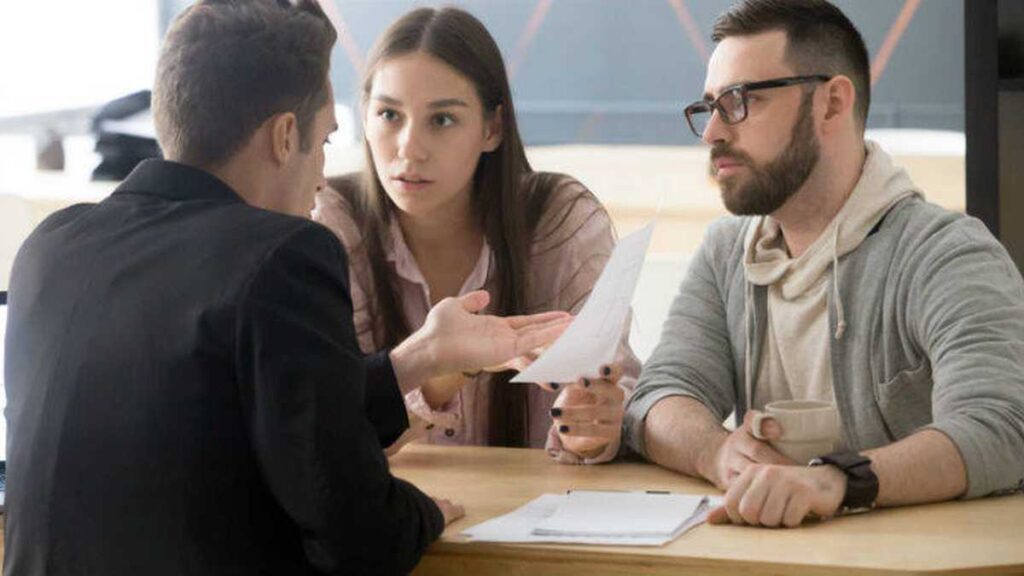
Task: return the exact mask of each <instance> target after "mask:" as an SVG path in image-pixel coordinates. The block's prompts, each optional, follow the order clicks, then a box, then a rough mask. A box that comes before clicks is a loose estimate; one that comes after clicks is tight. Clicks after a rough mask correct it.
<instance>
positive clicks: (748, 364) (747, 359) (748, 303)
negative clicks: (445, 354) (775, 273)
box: [737, 280, 754, 425]
mask: <svg viewBox="0 0 1024 576" xmlns="http://www.w3.org/2000/svg"><path fill="white" fill-rule="evenodd" d="M753 314H754V284H753V283H752V282H750V281H749V280H748V281H747V282H746V289H745V290H744V292H743V323H744V329H745V331H746V334H745V336H746V340H747V344H746V346H744V349H745V350H746V351H745V352H744V354H743V389H744V391H745V392H746V405H747V411H748V412H749V411H750V410H751V407H752V406H753V402H754V401H753V399H752V398H751V396H752V395H753V392H754V390H753V384H752V380H751V379H750V371H751V369H752V368H753V366H752V364H753V360H752V359H751V358H752V354H753V352H752V351H751V348H753V346H752V345H753V330H752V329H751V327H750V323H751V319H752V318H753ZM737 425H739V423H737Z"/></svg>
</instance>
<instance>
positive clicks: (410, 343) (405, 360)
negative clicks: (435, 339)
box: [389, 334, 437, 392]
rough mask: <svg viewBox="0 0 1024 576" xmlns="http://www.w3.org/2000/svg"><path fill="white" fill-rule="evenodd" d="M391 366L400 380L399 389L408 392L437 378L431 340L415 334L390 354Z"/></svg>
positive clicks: (396, 377)
mask: <svg viewBox="0 0 1024 576" xmlns="http://www.w3.org/2000/svg"><path fill="white" fill-rule="evenodd" d="M389 356H390V358H391V366H392V368H393V369H394V371H395V379H396V380H398V388H399V389H400V390H402V392H408V391H409V390H410V389H412V388H415V387H416V386H417V385H419V384H420V383H422V382H425V381H427V380H429V379H430V378H433V377H434V376H436V367H435V365H436V363H437V361H436V359H435V358H434V352H433V349H432V348H431V346H430V343H429V340H428V339H426V338H422V337H420V336H419V335H418V334H413V335H412V336H410V337H408V338H406V339H405V341H403V342H402V343H401V344H399V345H398V346H395V347H394V349H392V350H391V353H390V354H389Z"/></svg>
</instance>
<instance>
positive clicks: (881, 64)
mask: <svg viewBox="0 0 1024 576" xmlns="http://www.w3.org/2000/svg"><path fill="white" fill-rule="evenodd" d="M920 5H921V0H906V1H905V2H904V3H903V9H901V10H900V13H899V15H898V16H896V20H894V21H893V23H892V27H891V28H889V33H888V34H886V35H885V41H883V42H882V47H881V48H879V49H878V54H877V55H876V56H875V61H874V62H872V63H871V85H872V86H874V85H875V84H876V83H877V82H878V80H879V79H881V77H882V74H884V73H885V67H886V66H887V65H888V64H889V59H890V58H892V53H893V52H895V51H896V46H897V45H898V44H899V43H900V38H901V37H902V36H903V33H904V32H906V30H907V27H908V26H910V21H911V20H913V19H914V13H915V12H917V8H918V7H919V6H920Z"/></svg>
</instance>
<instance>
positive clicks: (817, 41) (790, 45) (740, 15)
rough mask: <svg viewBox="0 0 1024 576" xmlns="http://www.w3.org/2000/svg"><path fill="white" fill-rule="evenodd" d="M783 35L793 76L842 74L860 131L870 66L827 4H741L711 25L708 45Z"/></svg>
mask: <svg viewBox="0 0 1024 576" xmlns="http://www.w3.org/2000/svg"><path fill="white" fill-rule="evenodd" d="M774 30H782V31H784V32H785V33H786V38H787V46H786V59H787V60H788V61H789V64H791V65H792V66H793V68H794V69H795V71H796V73H797V74H801V75H803V74H827V75H830V76H834V75H837V74H842V75H844V76H847V77H849V78H850V80H852V81H853V85H854V88H855V89H856V91H857V103H856V109H855V111H856V114H857V119H858V120H860V123H861V127H862V128H863V127H864V125H865V123H866V122H867V117H868V109H869V108H870V106H871V64H870V62H869V60H868V50H867V47H866V46H865V45H864V38H863V37H861V35H860V32H858V31H857V28H856V27H855V26H854V25H853V23H852V22H850V19H849V18H847V17H846V15H845V14H843V13H842V11H841V10H839V8H836V7H835V6H833V5H832V4H830V3H828V2H826V1H825V0H743V1H742V2H739V3H737V4H735V5H734V6H732V7H731V8H729V10H727V11H726V12H725V13H723V14H722V15H721V16H719V17H718V19H717V20H716V21H715V28H714V32H713V33H712V35H711V38H712V40H714V41H715V42H721V41H722V39H724V38H727V37H729V36H750V35H754V34H760V33H762V32H770V31H774Z"/></svg>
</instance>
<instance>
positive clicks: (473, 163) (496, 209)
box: [313, 8, 639, 462]
mask: <svg viewBox="0 0 1024 576" xmlns="http://www.w3.org/2000/svg"><path fill="white" fill-rule="evenodd" d="M362 112H363V121H364V128H365V129H364V132H365V144H366V146H365V148H366V160H367V167H366V169H365V171H364V173H363V174H361V175H360V174H352V175H347V176H342V177H339V178H332V179H330V185H331V187H330V189H328V190H325V191H324V192H322V193H321V194H320V195H318V197H317V206H316V209H315V210H314V213H313V216H314V218H315V219H316V220H318V221H319V222H321V223H323V224H325V225H326V226H328V227H329V228H331V229H332V230H333V231H334V232H335V233H336V234H337V235H338V237H339V238H340V239H341V240H342V242H343V243H344V244H345V246H346V248H347V250H348V253H349V258H350V262H349V264H350V276H351V289H352V298H353V304H354V309H355V325H356V330H357V332H358V337H359V342H360V345H361V347H362V348H363V350H364V351H365V352H367V353H369V352H372V351H376V350H380V349H382V348H387V347H391V346H394V345H395V344H397V343H398V342H400V341H401V340H402V339H403V338H404V337H405V336H407V335H408V334H409V333H410V332H411V331H412V330H414V329H415V328H416V327H418V326H419V325H421V324H422V323H423V322H424V320H425V318H426V314H427V311H428V310H429V309H430V307H431V306H432V305H433V304H435V303H436V302H438V301H440V300H442V299H444V298H446V297H451V296H459V295H463V294H467V293H470V292H472V291H474V290H486V291H487V292H488V293H489V295H490V302H489V304H488V306H487V308H486V311H487V312H488V313H493V314H501V315H517V314H527V313H531V312H535V311H541V310H565V311H569V312H575V311H577V310H579V309H580V308H581V307H582V305H583V303H584V301H585V300H586V298H587V297H588V296H589V294H590V291H591V289H592V288H593V284H594V282H595V281H596V279H597V277H598V276H599V275H600V272H601V270H602V268H603V267H604V264H605V262H606V261H607V259H608V257H609V256H610V254H611V251H612V249H613V247H614V242H615V240H614V236H613V232H612V228H611V222H610V220H609V218H608V215H607V213H606V212H605V210H604V208H603V207H602V206H601V204H600V203H599V202H598V200H597V199H596V198H595V197H594V196H593V195H592V194H591V193H590V192H589V191H588V190H587V189H586V188H585V187H584V186H583V185H582V184H580V183H579V182H577V181H576V180H574V179H573V178H571V177H569V176H565V175H561V174H553V173H541V172H534V171H533V170H532V169H531V167H530V164H529V162H528V160H527V158H526V153H525V150H524V147H523V143H522V140H521V139H520V135H519V131H518V127H517V125H516V119H515V111H514V108H513V104H512V95H511V90H510V88H509V83H508V77H507V74H506V72H505V65H504V63H503V61H502V59H501V53H500V51H499V50H498V47H497V45H496V43H495V42H494V39H493V38H492V37H491V35H490V34H489V33H488V32H487V30H486V28H484V26H483V24H481V23H480V22H479V21H478V20H477V19H476V18H474V17H473V16H472V15H470V14H469V13H467V12H465V11H463V10H460V9H457V8H443V9H432V8H421V9H417V10H414V11H412V12H409V13H408V14H406V15H405V16H403V17H402V18H400V19H399V20H398V21H396V22H395V23H394V24H392V26H391V27H390V28H389V29H388V30H387V31H386V32H385V33H384V35H383V36H382V37H381V38H380V39H379V40H378V42H377V44H376V45H375V47H374V48H373V50H372V51H371V53H370V57H369V58H368V61H367V66H366V70H365V73H364V80H363V85H362ZM527 362H529V358H520V359H517V360H516V361H513V362H510V363H508V364H505V365H502V366H496V367H492V368H489V369H488V370H487V371H485V372H483V373H480V374H464V373H460V374H452V375H449V376H446V377H443V378H437V379H433V380H430V381H427V382H422V383H419V384H418V385H416V386H413V387H411V388H409V389H404V390H403V392H404V393H405V399H406V406H407V408H408V410H409V416H410V428H409V430H408V431H407V432H406V434H405V435H404V436H403V437H402V438H401V439H399V440H398V441H397V442H396V443H395V445H393V446H392V448H391V449H392V450H397V449H398V448H399V447H400V446H401V445H403V444H404V443H406V442H408V441H410V440H412V439H415V438H418V437H425V438H426V440H427V441H429V442H432V443H447V444H477V445H493V446H532V447H540V446H546V447H547V448H548V450H549V452H551V453H552V455H553V456H555V457H556V458H558V459H559V461H563V462H597V461H604V460H608V459H611V458H612V457H614V455H615V453H616V452H617V450H618V447H619V435H620V429H621V421H622V404H623V399H624V396H625V394H626V393H628V391H629V390H630V389H631V386H632V383H633V382H634V381H635V376H636V374H637V373H638V372H639V363H638V362H637V360H636V358H635V357H634V356H633V354H632V352H631V351H630V350H629V347H628V344H627V339H626V336H625V335H624V336H623V344H622V346H621V347H620V354H619V357H618V359H617V360H616V362H615V363H614V364H613V365H612V366H605V367H602V371H601V373H602V374H604V378H601V379H598V380H593V381H590V380H586V381H585V380H581V381H579V382H576V383H548V384H544V385H542V386H540V387H538V386H525V385H522V384H511V383H509V381H508V380H509V378H510V377H511V375H512V374H513V373H514V370H515V369H519V368H522V367H523V365H524V363H527ZM556 390H557V391H558V392H559V397H558V401H557V402H555V396H556V395H555V394H553V393H552V392H553V391H556ZM563 409H564V412H565V413H564V414H563V413H562V411H563ZM553 417H554V420H553Z"/></svg>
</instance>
